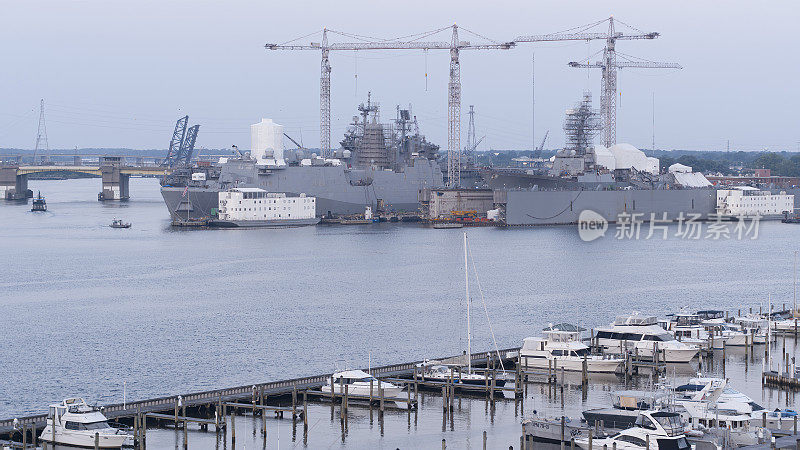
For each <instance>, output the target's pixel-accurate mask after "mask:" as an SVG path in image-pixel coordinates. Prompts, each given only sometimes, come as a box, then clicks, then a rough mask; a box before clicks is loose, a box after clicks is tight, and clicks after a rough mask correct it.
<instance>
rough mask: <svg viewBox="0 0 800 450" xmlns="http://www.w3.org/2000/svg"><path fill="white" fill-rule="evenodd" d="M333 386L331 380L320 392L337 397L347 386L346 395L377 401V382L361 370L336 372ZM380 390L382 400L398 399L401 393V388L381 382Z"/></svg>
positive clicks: (378, 395) (378, 394) (378, 393)
mask: <svg viewBox="0 0 800 450" xmlns="http://www.w3.org/2000/svg"><path fill="white" fill-rule="evenodd" d="M332 378H333V384H334V386H331V379H330V378H329V379H328V382H327V383H326V384H325V385H324V386H322V388H321V389H322V392H334V393H336V394H337V395H339V394H344V393H345V386H347V389H346V390H347V394H348V395H354V396H364V397H369V396H370V395H372V397H373V398H375V399H377V398H379V397H380V392H378V380H377V379H376V378H375V377H373V376H372V375H370V374H368V373H367V372H364V371H363V370H345V371H343V372H336V373H334V374H333V376H332ZM381 389H382V390H383V397H384V398H392V399H395V398H398V397H400V394H401V393H402V392H403V388H402V387H400V386H396V385H394V384H392V383H388V382H385V381H382V382H381Z"/></svg>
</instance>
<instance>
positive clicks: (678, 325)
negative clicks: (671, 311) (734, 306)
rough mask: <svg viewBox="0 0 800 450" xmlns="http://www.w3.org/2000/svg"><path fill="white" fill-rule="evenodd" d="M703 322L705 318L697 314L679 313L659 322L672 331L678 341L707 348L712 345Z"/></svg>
mask: <svg viewBox="0 0 800 450" xmlns="http://www.w3.org/2000/svg"><path fill="white" fill-rule="evenodd" d="M702 323H703V320H702V319H701V318H700V316H698V315H697V314H690V313H678V314H675V315H673V316H672V320H665V321H663V322H659V325H661V327H662V328H664V329H665V330H667V331H669V332H670V333H672V334H673V335H674V336H675V339H677V340H678V341H680V342H683V343H684V344H689V345H696V346H698V347H700V348H703V349H707V348H708V347H709V346H710V345H711V344H710V340H709V337H710V335H709V334H708V331H706V329H705V328H703V325H702Z"/></svg>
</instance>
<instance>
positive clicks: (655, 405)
mask: <svg viewBox="0 0 800 450" xmlns="http://www.w3.org/2000/svg"><path fill="white" fill-rule="evenodd" d="M610 395H611V407H610V408H595V409H587V410H585V411H583V418H584V420H585V421H586V423H587V424H589V425H590V426H595V425H596V423H597V422H601V423H602V424H603V427H604V428H611V429H626V428H630V427H632V426H634V425H635V424H636V419H637V418H638V417H639V413H641V412H642V411H649V410H660V409H664V408H667V407H669V406H670V403H669V401H670V398H669V396H668V394H667V393H666V392H665V391H649V390H621V391H612V392H611V393H610Z"/></svg>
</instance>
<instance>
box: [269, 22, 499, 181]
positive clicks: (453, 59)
mask: <svg viewBox="0 0 800 450" xmlns="http://www.w3.org/2000/svg"><path fill="white" fill-rule="evenodd" d="M447 29H452V39H451V40H450V42H447V41H424V40H423V39H427V38H429V37H430V36H433V35H435V34H437V33H440V32H442V31H445V30H447ZM465 31H467V32H469V33H472V32H470V31H469V30H466V29H465ZM329 32H330V33H333V34H337V35H341V36H345V37H348V38H355V39H357V40H359V41H361V42H340V43H329V42H328V33H329ZM312 34H313V33H312ZM472 34H474V35H475V36H478V37H482V36H480V35H478V34H475V33H472ZM308 36H309V35H307V36H304V37H301V38H298V39H294V40H292V41H288V42H286V43H283V44H266V45H265V46H264V47H265V48H266V49H267V50H317V51H320V52H321V54H322V62H321V64H320V81H319V104H320V105H319V106H320V108H319V109H320V112H319V116H320V150H321V152H322V154H323V156H326V157H327V156H329V155H330V152H331V64H330V59H329V54H330V52H331V51H341V50H350V51H361V50H450V81H449V83H448V85H447V185H448V186H450V187H458V186H459V185H460V184H461V148H460V147H461V65H460V62H459V52H460V51H461V50H508V49H510V48H512V47H514V42H495V41H491V43H489V44H471V43H470V42H468V41H461V40H459V38H458V26H457V25H455V24H453V25H452V26H448V27H444V28H439V29H437V30H432V31H428V32H425V33H420V34H417V35H412V36H405V37H401V38H395V39H387V40H377V39H374V38H367V37H365V36H358V35H354V34H349V33H342V32H337V31H334V30H329V29H327V28H325V29H323V30H322V42H319V43H317V42H312V43H310V44H308V45H296V44H292V42H295V41H298V40H300V39H303V38H305V37H308Z"/></svg>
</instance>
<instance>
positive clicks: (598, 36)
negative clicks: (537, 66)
mask: <svg viewBox="0 0 800 450" xmlns="http://www.w3.org/2000/svg"><path fill="white" fill-rule="evenodd" d="M604 22H608V31H607V32H605V33H598V32H589V31H586V30H587V29H590V28H593V27H595V26H597V25H600V24H602V23H604ZM620 23H622V22H620ZM623 25H625V26H627V27H629V28H631V29H633V30H635V31H636V33H634V34H625V33H622V32H619V31H617V30H616V29H615V27H614V16H611V17H609V18H608V19H604V20H601V21H599V22H595V23H592V24H589V25H585V26H582V27H576V28H573V29H572V30H575V29H580V31H576V32H572V31H571V30H566V31H565V32H562V33H551V34H541V35H533V36H517V37H516V38H514V42H515V43H519V42H548V41H591V40H605V41H606V46H605V48H604V49H603V60H602V61H600V62H596V63H589V62H588V61H587V63H586V64H583V63H578V62H570V63H569V66H570V67H581V68H599V69H602V71H603V73H602V83H603V87H602V93H601V95H600V112H601V115H602V120H603V141H604V144H605V146H606V147H611V146H612V145H614V144H616V143H617V69H620V68H623V67H631V68H645V69H657V68H658V69H681V68H682V67H681V66H680V65H679V64H676V63H658V62H653V61H646V60H640V61H634V60H633V58H632V57H629V56H627V55H623V56H625V57H627V58H630V59H629V60H626V61H620V62H618V61H617V51H616V42H617V40H634V39H655V38H657V37H659V36H660V34H659V33H657V32H654V31H651V32H642V31H641V30H638V29H637V28H634V27H631V26H630V25H627V24H624V23H623Z"/></svg>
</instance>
